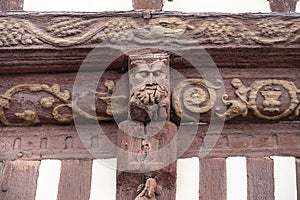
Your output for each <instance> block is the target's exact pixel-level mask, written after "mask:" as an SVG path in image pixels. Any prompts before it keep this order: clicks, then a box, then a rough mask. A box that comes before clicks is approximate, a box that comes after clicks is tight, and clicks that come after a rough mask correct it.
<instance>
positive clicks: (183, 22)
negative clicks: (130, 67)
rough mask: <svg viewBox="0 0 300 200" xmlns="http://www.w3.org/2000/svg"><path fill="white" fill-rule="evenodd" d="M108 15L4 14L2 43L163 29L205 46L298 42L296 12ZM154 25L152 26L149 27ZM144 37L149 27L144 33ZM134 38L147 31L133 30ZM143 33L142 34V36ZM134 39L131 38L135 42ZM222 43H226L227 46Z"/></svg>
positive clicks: (83, 41)
mask: <svg viewBox="0 0 300 200" xmlns="http://www.w3.org/2000/svg"><path fill="white" fill-rule="evenodd" d="M141 15H142V13H141V12H123V13H122V12H121V13H105V14H93V13H91V14H87V13H84V14H83V13H79V14H68V13H55V14H54V13H52V14H50V13H49V14H47V13H43V14H40V13H24V14H20V13H18V14H1V15H0V22H1V26H0V30H1V33H0V47H11V48H15V47H18V46H23V47H31V48H41V47H44V48H45V47H60V48H61V47H74V46H78V45H80V46H93V45H96V44H99V43H102V42H103V41H107V40H109V41H113V40H114V39H116V37H120V35H121V34H122V33H124V32H125V33H126V31H130V30H135V29H139V28H143V29H145V30H148V31H153V29H159V31H160V32H161V35H160V36H162V37H163V36H166V35H168V36H170V35H171V34H174V35H182V34H185V35H187V36H190V37H192V38H194V39H196V40H197V41H198V42H199V44H201V45H203V46H208V47H209V46H213V45H224V46H227V47H232V46H235V45H239V46H240V47H242V46H249V45H254V46H270V45H272V46H281V45H282V46H286V45H289V46H299V43H300V38H299V34H297V33H298V31H299V30H300V25H299V24H300V20H299V15H298V14H290V15H276V14H238V15H228V14H210V15H205V14H184V13H167V12H164V13H159V12H158V13H151V18H150V19H144V18H143V17H142V16H141ZM151 29H152V30H151ZM144 34H145V35H144V36H146V35H147V32H145V33H144ZM135 37H137V38H136V42H138V39H141V38H142V37H143V35H140V36H139V35H135ZM139 37H141V38H139ZM131 42H132V41H131ZM224 46H223V47H224Z"/></svg>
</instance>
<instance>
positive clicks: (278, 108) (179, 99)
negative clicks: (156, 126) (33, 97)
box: [0, 78, 300, 126]
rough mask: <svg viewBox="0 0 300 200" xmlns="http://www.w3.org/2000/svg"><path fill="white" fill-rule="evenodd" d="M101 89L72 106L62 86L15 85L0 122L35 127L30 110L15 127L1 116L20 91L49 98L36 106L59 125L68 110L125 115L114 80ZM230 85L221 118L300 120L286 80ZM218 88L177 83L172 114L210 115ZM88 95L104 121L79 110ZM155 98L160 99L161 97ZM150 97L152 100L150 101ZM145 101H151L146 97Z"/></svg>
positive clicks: (0, 110)
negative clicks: (97, 101)
mask: <svg viewBox="0 0 300 200" xmlns="http://www.w3.org/2000/svg"><path fill="white" fill-rule="evenodd" d="M104 84H105V86H106V88H107V92H96V91H86V93H83V94H82V95H81V96H79V97H78V99H75V100H73V101H72V100H71V99H70V92H69V91H68V90H64V91H61V87H60V85H58V84H54V85H52V86H49V85H46V84H22V85H17V86H14V87H12V88H10V89H8V90H7V91H6V92H5V93H4V94H2V95H0V121H1V122H2V123H3V124H4V125H6V126H32V125H35V124H38V123H40V119H39V116H38V113H37V111H36V110H33V109H25V110H23V111H21V112H15V113H14V116H15V117H16V119H18V120H17V122H18V121H19V122H18V123H16V122H11V121H10V120H9V119H8V118H7V117H6V112H7V111H8V110H10V103H11V100H12V98H13V96H14V95H16V94H17V93H21V92H24V91H29V92H30V93H38V92H46V93H47V94H48V95H49V96H45V97H42V98H41V99H40V100H39V104H40V105H41V107H43V108H45V109H52V111H51V113H52V116H53V119H54V120H56V121H57V122H59V123H63V124H67V123H71V122H72V121H73V115H72V114H71V113H72V111H74V112H75V113H76V115H78V116H81V117H85V118H88V119H92V120H98V121H110V120H113V115H118V114H120V115H124V114H126V112H127V109H126V105H127V103H128V102H127V101H128V100H127V98H126V97H125V96H111V94H112V91H113V89H114V82H113V81H107V82H105V83H104ZM231 85H232V86H233V88H234V89H236V90H235V92H234V94H235V96H236V98H235V99H233V98H229V96H228V95H227V94H224V95H223V98H222V101H223V103H224V104H225V105H226V106H227V107H228V108H227V110H226V111H225V112H221V111H220V110H219V109H218V108H217V109H216V113H215V114H216V115H217V116H218V117H219V118H221V119H225V120H231V119H234V118H237V117H239V116H241V117H247V116H248V115H249V110H252V111H253V114H254V115H255V116H257V117H258V118H261V119H266V120H280V119H283V118H286V117H290V118H293V117H297V116H299V115H300V105H299V99H298V97H297V95H298V94H299V93H300V90H299V89H298V88H297V87H296V85H295V84H294V83H293V82H291V81H286V80H277V79H267V80H259V81H254V82H253V83H252V84H251V85H250V86H249V87H248V86H246V85H244V84H243V82H242V81H241V80H240V79H237V78H234V79H233V80H232V81H231ZM138 88H139V87H138ZM219 88H220V86H218V84H217V83H216V84H212V83H210V82H207V81H204V80H202V79H188V80H185V81H182V82H180V83H179V84H178V85H177V86H176V87H175V90H174V92H173V94H172V108H173V110H174V112H175V114H176V115H177V116H178V117H179V118H181V119H182V120H185V121H195V120H198V119H197V118H196V117H195V116H194V114H199V113H200V114H201V113H207V112H211V110H212V108H213V106H214V104H215V102H216V101H217V95H216V91H217V90H218V89H219ZM140 89H141V88H140ZM145 89H146V88H145ZM150 89H152V88H150ZM156 90H158V93H157V94H159V95H163V94H164V90H163V88H156V89H155V91H156ZM160 90H161V91H160ZM151 91H152V90H151ZM151 91H150V92H151ZM159 91H160V92H159ZM148 92H149V91H148ZM88 93H94V94H95V95H96V97H97V98H99V99H100V100H101V101H103V102H104V103H105V104H106V105H107V107H106V110H105V114H106V115H105V116H96V117H95V116H93V115H91V114H89V112H88V111H85V110H83V109H81V108H80V106H78V104H77V102H78V100H79V99H80V98H84V96H85V95H87V94H88ZM155 94H156V93H155ZM165 95H168V94H165ZM158 97H159V99H160V98H162V97H163V96H158ZM158 97H155V98H158ZM132 98H133V99H138V100H139V101H140V100H141V101H143V99H144V97H143V92H141V91H135V92H133V96H132ZM155 98H154V99H153V101H155ZM148 100H151V98H150V99H148ZM112 101H114V102H118V103H114V106H118V108H114V112H113V111H112ZM148 103H149V102H148ZM162 103H163V101H162ZM133 104H134V103H133ZM139 106H140V105H139ZM63 108H67V109H69V110H70V112H68V114H66V113H65V109H63ZM95 109H96V108H95V107H91V108H90V111H95ZM63 110H64V111H63ZM149 113H150V111H149ZM152 114H153V113H152ZM212 114H213V113H212ZM152 117H155V116H152ZM14 121H16V120H14Z"/></svg>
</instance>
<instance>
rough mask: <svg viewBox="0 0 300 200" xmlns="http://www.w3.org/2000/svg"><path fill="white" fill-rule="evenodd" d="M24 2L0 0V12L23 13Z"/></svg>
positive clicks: (19, 0) (22, 0)
mask: <svg viewBox="0 0 300 200" xmlns="http://www.w3.org/2000/svg"><path fill="white" fill-rule="evenodd" d="M23 4H24V0H1V1H0V12H7V11H10V12H12V11H23Z"/></svg>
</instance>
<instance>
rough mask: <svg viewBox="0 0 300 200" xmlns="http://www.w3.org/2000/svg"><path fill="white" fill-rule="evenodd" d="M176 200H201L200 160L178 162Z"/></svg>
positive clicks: (188, 159) (181, 160) (180, 160)
mask: <svg viewBox="0 0 300 200" xmlns="http://www.w3.org/2000/svg"><path fill="white" fill-rule="evenodd" d="M176 187H177V188H176V200H187V199H188V200H199V158H187V159H179V160H178V161H177V181H176Z"/></svg>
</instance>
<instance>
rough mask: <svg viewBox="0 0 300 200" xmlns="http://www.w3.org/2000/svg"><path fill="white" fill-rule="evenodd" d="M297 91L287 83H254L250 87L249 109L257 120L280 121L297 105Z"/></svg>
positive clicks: (270, 81)
mask: <svg viewBox="0 0 300 200" xmlns="http://www.w3.org/2000/svg"><path fill="white" fill-rule="evenodd" d="M297 91H298V89H297V87H296V86H295V84H294V83H292V82H289V81H284V80H273V79H269V80H263V81H255V82H254V83H253V84H252V85H251V91H250V94H249V108H251V109H252V110H253V112H254V114H255V115H256V116H258V117H259V118H263V119H268V120H278V119H282V118H284V117H287V116H289V115H290V114H291V113H292V112H293V111H294V110H295V109H296V107H297V105H298V103H299V101H298V99H297ZM282 102H285V103H284V104H283V103H282Z"/></svg>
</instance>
